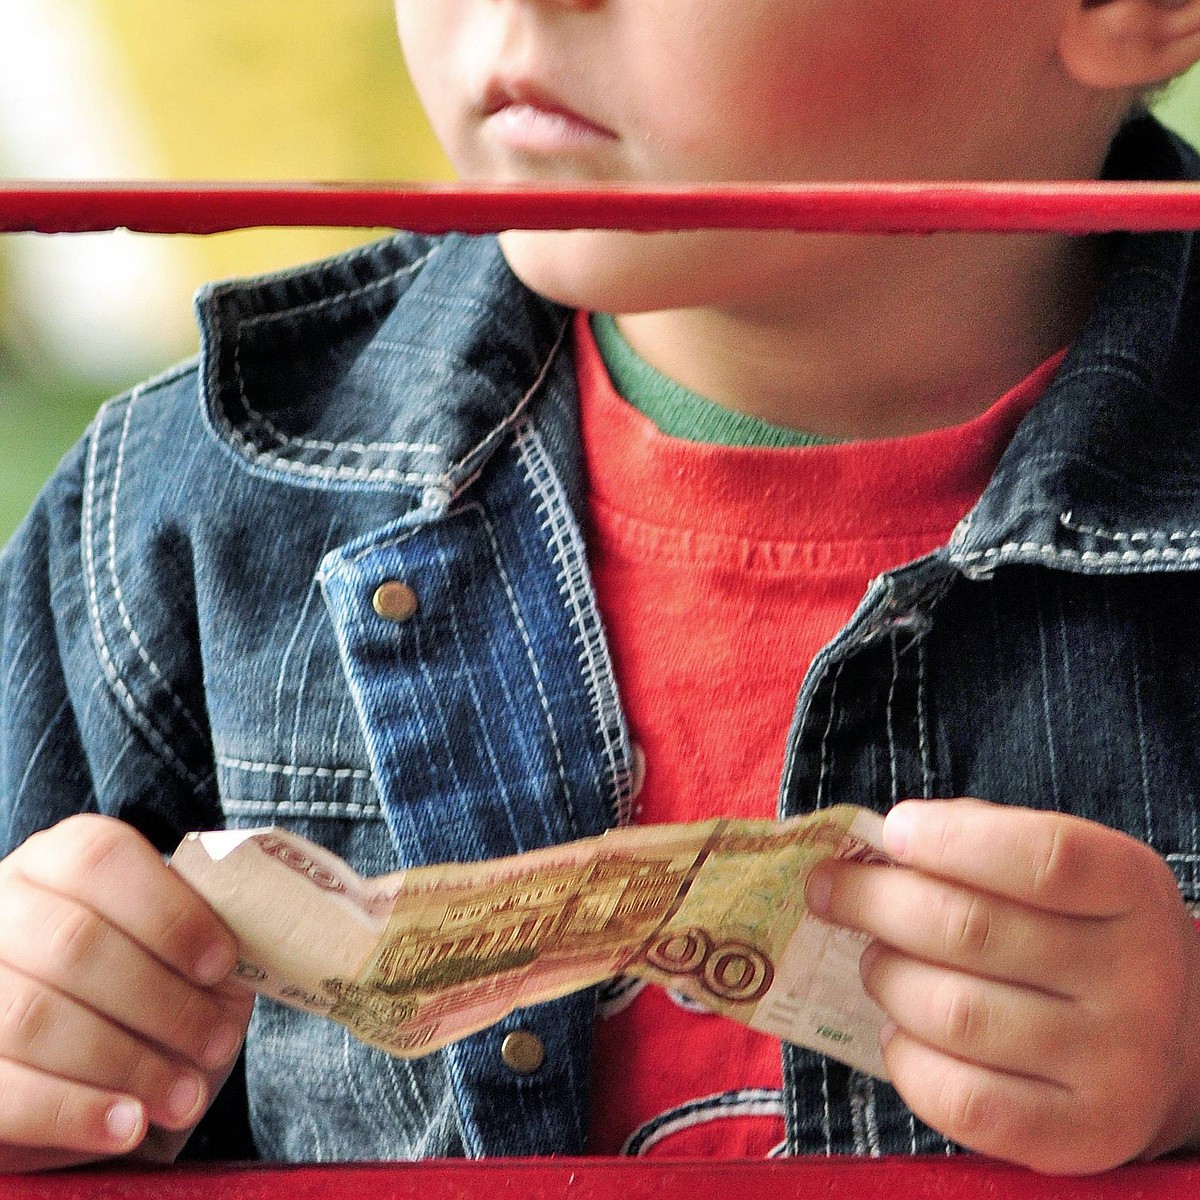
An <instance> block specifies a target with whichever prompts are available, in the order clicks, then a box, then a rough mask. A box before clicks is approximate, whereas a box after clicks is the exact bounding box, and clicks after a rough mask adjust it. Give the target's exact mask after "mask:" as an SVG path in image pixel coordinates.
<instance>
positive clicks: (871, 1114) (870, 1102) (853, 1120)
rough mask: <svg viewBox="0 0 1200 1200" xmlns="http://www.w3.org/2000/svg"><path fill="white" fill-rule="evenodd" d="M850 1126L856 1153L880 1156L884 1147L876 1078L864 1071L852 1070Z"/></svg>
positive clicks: (873, 1156) (872, 1156)
mask: <svg viewBox="0 0 1200 1200" xmlns="http://www.w3.org/2000/svg"><path fill="white" fill-rule="evenodd" d="M850 1126H851V1131H852V1134H853V1137H854V1153H855V1154H858V1155H860V1156H861V1155H870V1156H871V1158H878V1157H879V1156H880V1154H881V1153H882V1149H881V1147H880V1142H879V1119H878V1116H877V1114H876V1111H875V1080H874V1079H872V1078H871V1076H870V1075H866V1074H864V1073H863V1072H862V1071H851V1072H850Z"/></svg>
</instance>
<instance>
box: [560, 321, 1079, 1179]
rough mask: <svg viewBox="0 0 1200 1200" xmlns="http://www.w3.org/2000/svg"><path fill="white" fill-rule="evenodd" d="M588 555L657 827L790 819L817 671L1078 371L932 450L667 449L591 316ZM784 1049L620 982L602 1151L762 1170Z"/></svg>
mask: <svg viewBox="0 0 1200 1200" xmlns="http://www.w3.org/2000/svg"><path fill="white" fill-rule="evenodd" d="M575 340H576V350H577V374H578V379H579V390H580V404H581V417H582V433H583V447H584V456H585V462H586V468H587V477H588V481H589V521H590V529H589V546H590V559H591V567H592V572H593V577H594V581H595V586H596V592H597V597H598V601H599V605H600V611H601V614H602V616H603V618H604V622H605V627H606V630H607V634H608V639H609V645H610V649H611V653H612V657H613V663H614V666H615V670H616V676H617V683H618V686H619V688H620V691H621V696H622V700H623V703H624V706H625V712H626V715H627V718H628V721H629V726H630V734H631V736H632V738H633V740H634V742H635V743H637V745H638V746H640V747H641V749H642V751H643V753H644V755H645V763H646V770H645V781H644V785H643V787H642V790H641V792H640V793H639V795H638V797H637V799H636V801H635V806H634V820H635V821H636V822H639V823H659V822H685V821H698V820H704V819H706V818H708V817H713V816H727V817H754V818H770V817H774V816H775V815H776V809H777V802H778V790H779V779H780V775H781V773H782V768H783V754H784V745H785V741H786V737H787V731H788V727H789V724H790V722H791V718H792V712H793V709H794V707H795V703H796V696H797V694H798V692H799V690H800V684H801V681H802V679H803V676H804V673H805V671H806V670H807V669H808V666H809V664H810V663H811V662H812V659H813V657H814V655H815V654H816V652H817V651H818V650H819V649H820V648H821V647H822V646H824V645H825V644H826V643H827V642H828V641H829V640H830V639H831V638H832V637H833V636H834V635H835V634H836V633H837V631H838V630H839V629H841V628H842V626H843V625H845V623H846V621H847V620H848V619H849V617H850V615H851V614H852V612H853V611H854V609H855V607H856V606H857V605H858V603H859V601H860V600H861V599H862V596H863V593H864V591H865V590H866V587H867V584H868V583H869V581H870V580H871V579H873V578H874V577H875V576H877V575H879V574H881V573H882V572H884V571H887V570H889V569H891V568H894V567H896V566H898V565H900V564H901V563H905V562H908V561H911V560H912V559H914V558H917V557H919V556H921V555H923V554H926V553H928V552H929V551H931V550H933V549H934V548H936V547H937V546H940V545H943V544H944V543H945V542H946V540H947V539H948V538H949V536H950V534H951V532H952V531H953V529H954V527H955V526H956V525H957V524H958V522H959V521H960V520H961V519H962V518H963V516H964V515H965V514H966V513H967V511H968V510H969V509H970V508H971V507H972V506H973V505H974V504H975V502H976V500H978V498H979V495H980V493H981V492H982V490H983V487H984V485H985V484H986V482H987V480H988V478H989V477H990V476H991V474H992V472H993V470H994V469H995V467H996V464H997V462H998V461H999V458H1000V455H1001V454H1002V453H1003V451H1004V448H1005V447H1006V446H1007V445H1008V442H1009V440H1010V438H1011V437H1012V434H1013V431H1014V430H1015V429H1016V426H1017V424H1018V422H1019V421H1020V420H1021V418H1022V417H1023V416H1024V415H1025V414H1026V413H1027V412H1028V411H1029V409H1030V408H1032V406H1033V405H1034V403H1035V402H1036V401H1037V399H1038V398H1039V396H1040V395H1041V394H1042V392H1043V390H1044V389H1045V387H1046V385H1047V384H1048V382H1049V381H1050V379H1051V377H1052V376H1053V373H1054V371H1055V370H1056V369H1057V367H1058V364H1059V362H1060V361H1061V358H1062V356H1061V354H1060V355H1056V356H1055V357H1054V358H1052V359H1050V360H1048V361H1047V362H1046V363H1044V364H1043V365H1042V366H1041V367H1039V368H1038V369H1037V370H1036V371H1035V372H1034V373H1033V374H1032V375H1030V376H1029V377H1028V378H1027V379H1026V380H1025V381H1024V382H1022V383H1021V384H1019V385H1018V386H1017V387H1016V388H1014V389H1013V390H1012V391H1011V392H1009V393H1008V394H1007V395H1005V396H1004V397H1003V398H1001V399H1000V400H999V401H997V403H996V404H994V405H993V406H992V407H991V408H990V409H988V411H987V412H985V413H984V414H983V415H982V416H980V417H978V418H976V419H975V420H973V421H970V422H968V423H966V424H964V425H958V426H954V427H952V428H949V429H942V430H937V431H935V432H932V433H925V434H920V435H917V436H913V437H907V438H898V439H890V440H884V441H868V442H855V443H847V444H842V445H833V446H817V447H804V448H798V449H782V450H781V449H766V450H764V449H748V448H742V447H728V446H716V445H710V444H704V443H699V442H691V441H685V440H681V439H678V438H672V437H668V436H666V435H664V434H662V433H661V432H659V430H658V429H657V428H656V427H655V426H654V425H653V424H652V423H651V422H650V421H649V420H647V419H646V418H645V417H643V416H642V415H641V414H640V413H638V412H637V411H636V410H635V409H634V408H633V407H632V406H630V405H629V404H627V403H626V402H625V401H624V400H622V399H621V397H620V396H619V395H618V394H617V393H616V391H615V389H614V388H613V385H612V383H611V381H610V380H609V377H608V374H607V372H606V371H605V368H604V364H603V361H602V360H601V358H600V354H599V351H598V350H597V348H596V344H595V340H594V338H593V336H592V333H591V329H590V327H589V324H588V320H587V318H586V316H584V315H581V316H580V317H579V318H578V319H577V322H576V325H575ZM780 1088H781V1057H780V1049H779V1040H778V1039H777V1038H771V1037H768V1036H766V1035H764V1034H760V1033H756V1032H754V1031H752V1030H750V1029H747V1028H745V1027H744V1026H742V1025H739V1024H736V1023H734V1022H732V1021H728V1020H726V1019H724V1018H722V1017H718V1016H714V1015H712V1014H708V1013H705V1012H701V1011H695V1010H694V1009H689V1008H686V1007H684V1006H683V1004H682V1003H678V1002H676V1001H674V1000H673V999H672V998H670V997H669V996H668V995H667V994H666V993H665V992H663V991H662V990H660V989H659V988H657V987H643V986H641V985H640V984H637V983H631V982H629V981H623V982H621V983H618V984H614V985H612V986H611V987H609V988H608V989H606V991H605V993H604V995H603V996H602V1004H601V1014H600V1019H599V1021H598V1024H597V1029H596V1040H595V1054H594V1069H593V1083H592V1110H591V1128H590V1149H591V1151H592V1153H595V1154H616V1153H621V1152H623V1151H625V1150H627V1151H632V1152H637V1153H650V1154H655V1155H662V1156H670V1157H681V1156H686V1157H715V1158H745V1157H762V1156H764V1155H766V1154H768V1153H769V1152H770V1151H771V1150H772V1149H773V1148H774V1147H776V1146H778V1145H779V1143H780V1142H782V1140H783V1130H784V1126H783V1111H782V1101H781V1096H780Z"/></svg>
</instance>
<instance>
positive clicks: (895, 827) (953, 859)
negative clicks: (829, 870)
mask: <svg viewBox="0 0 1200 1200" xmlns="http://www.w3.org/2000/svg"><path fill="white" fill-rule="evenodd" d="M883 840H884V846H885V847H886V849H887V850H888V852H889V853H890V854H891V855H892V856H893V857H894V858H895V859H896V860H897V861H898V862H900V863H903V864H904V865H905V866H910V867H915V868H917V869H918V870H920V871H925V872H927V873H929V874H931V875H938V876H940V877H941V878H943V879H950V880H955V881H957V882H959V883H965V884H968V885H970V886H971V887H973V888H977V889H980V890H983V891H988V892H992V893H994V894H996V895H998V896H1006V897H1008V898H1010V899H1013V900H1019V901H1021V902H1022V903H1023V904H1029V905H1032V906H1034V907H1037V908H1043V909H1046V910H1047V911H1049V912H1058V913H1063V914H1066V915H1070V916H1081V917H1116V916H1122V915H1125V914H1126V913H1127V912H1128V911H1129V910H1130V908H1131V907H1132V905H1133V904H1134V903H1135V902H1136V899H1137V897H1138V896H1139V895H1144V894H1145V891H1146V888H1147V886H1148V884H1149V883H1158V884H1163V883H1165V882H1166V875H1168V874H1169V871H1168V869H1167V867H1166V865H1165V863H1163V861H1162V860H1161V859H1160V858H1159V857H1158V855H1156V854H1155V853H1154V852H1153V851H1152V850H1151V849H1150V848H1149V847H1148V846H1145V845H1143V844H1142V843H1141V842H1138V841H1136V840H1134V839H1133V838H1130V837H1127V836H1126V835H1125V834H1123V833H1118V832H1117V831H1116V830H1113V829H1108V828H1107V827H1105V826H1103V825H1097V824H1096V823H1095V822H1092V821H1085V820H1083V819H1082V818H1080V817H1073V816H1067V815H1065V814H1063V813H1052V812H1038V811H1034V810H1032V809H1022V808H1012V807H1009V806H1006V805H997V804H985V803H984V802H982V801H979V800H950V801H938V800H929V801H911V800H910V801H906V802H904V803H903V804H898V805H897V806H896V807H895V808H893V809H892V811H891V812H890V813H888V815H887V818H886V819H885V820H884V824H883ZM1172 886H1173V881H1172Z"/></svg>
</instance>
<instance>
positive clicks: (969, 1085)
mask: <svg viewBox="0 0 1200 1200" xmlns="http://www.w3.org/2000/svg"><path fill="white" fill-rule="evenodd" d="M884 1061H885V1062H886V1064H887V1069H888V1076H889V1078H890V1079H891V1081H892V1083H893V1084H894V1085H895V1086H896V1088H897V1089H898V1090H899V1092H900V1094H901V1096H903V1098H904V1100H905V1101H906V1103H907V1104H908V1106H909V1108H911V1109H912V1111H913V1112H914V1113H915V1114H916V1115H917V1116H918V1117H919V1118H920V1119H921V1120H922V1121H924V1122H925V1123H926V1124H927V1125H930V1126H932V1127H933V1128H934V1129H937V1130H938V1131H939V1132H941V1133H943V1134H944V1135H945V1136H946V1137H948V1138H949V1139H950V1140H951V1141H955V1142H958V1143H960V1144H961V1145H963V1146H966V1147H967V1148H968V1149H970V1150H975V1151H977V1152H979V1153H981V1154H986V1155H989V1156H991V1157H993V1158H999V1159H1004V1160H1006V1161H1009V1162H1016V1163H1022V1164H1024V1165H1025V1166H1029V1167H1033V1168H1034V1169H1035V1170H1038V1171H1044V1172H1047V1173H1050V1174H1086V1173H1090V1172H1094V1171H1101V1170H1105V1169H1107V1168H1109V1167H1115V1166H1118V1165H1120V1164H1121V1163H1123V1162H1126V1161H1128V1160H1129V1159H1130V1158H1131V1157H1133V1155H1135V1154H1136V1153H1137V1152H1138V1149H1137V1146H1136V1145H1134V1144H1127V1143H1126V1142H1125V1141H1122V1140H1121V1139H1120V1138H1119V1137H1116V1136H1114V1135H1113V1134H1112V1132H1111V1130H1109V1129H1100V1128H1099V1127H1097V1128H1096V1129H1095V1130H1094V1131H1093V1130H1091V1129H1089V1127H1088V1122H1087V1115H1086V1114H1081V1112H1080V1105H1079V1101H1078V1098H1077V1097H1076V1096H1075V1094H1074V1093H1073V1092H1072V1091H1071V1090H1070V1089H1068V1088H1064V1087H1060V1086H1057V1085H1055V1084H1053V1083H1048V1082H1046V1081H1045V1080H1040V1079H1028V1078H1025V1077H1023V1076H1020V1075H1010V1074H1006V1073H1004V1072H1001V1071H994V1070H992V1069H990V1068H988V1067H983V1066H980V1065H978V1064H976V1063H970V1062H965V1061H963V1060H961V1059H957V1058H954V1057H952V1056H950V1055H947V1054H944V1053H942V1052H941V1051H940V1050H936V1049H934V1048H932V1047H930V1046H926V1045H925V1044H924V1043H922V1042H920V1041H918V1040H917V1039H915V1038H912V1037H910V1036H909V1035H908V1034H907V1033H905V1032H904V1031H903V1030H897V1031H896V1032H895V1033H894V1034H893V1035H892V1037H891V1038H890V1040H889V1041H888V1043H887V1045H886V1047H885V1048H884ZM1072 1130H1074V1131H1079V1136H1075V1137H1072V1136H1068V1134H1067V1132H1066V1131H1072Z"/></svg>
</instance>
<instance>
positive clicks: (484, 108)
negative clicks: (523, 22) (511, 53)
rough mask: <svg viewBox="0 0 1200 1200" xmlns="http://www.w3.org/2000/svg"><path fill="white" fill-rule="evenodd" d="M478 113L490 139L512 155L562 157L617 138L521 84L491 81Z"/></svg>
mask: <svg viewBox="0 0 1200 1200" xmlns="http://www.w3.org/2000/svg"><path fill="white" fill-rule="evenodd" d="M479 111H480V113H481V115H482V117H483V120H484V124H485V126H486V127H487V129H488V130H489V132H490V134H491V136H492V137H493V138H494V139H495V140H496V141H497V142H498V143H499V145H500V146H501V147H503V148H504V149H506V150H508V151H509V152H511V153H514V154H521V155H530V156H543V155H553V154H563V153H569V152H570V151H572V150H576V151H577V150H582V149H586V148H588V147H594V146H597V145H599V144H601V143H604V142H613V141H616V139H617V135H616V133H615V132H614V131H613V130H611V129H609V128H608V127H607V126H605V125H601V124H600V123H599V122H598V121H594V120H592V119H591V118H590V117H588V116H586V115H584V114H583V113H581V112H579V111H578V110H577V109H574V108H572V107H571V106H570V105H569V104H567V103H565V102H564V101H562V100H560V99H559V98H558V97H556V96H554V95H552V94H551V93H549V92H547V91H544V90H543V89H541V88H539V87H537V86H535V85H534V84H532V83H529V82H525V81H520V80H504V79H496V80H493V81H492V82H491V83H490V84H489V85H488V87H487V90H486V91H485V93H484V98H483V102H482V103H481V105H480V108H479Z"/></svg>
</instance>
